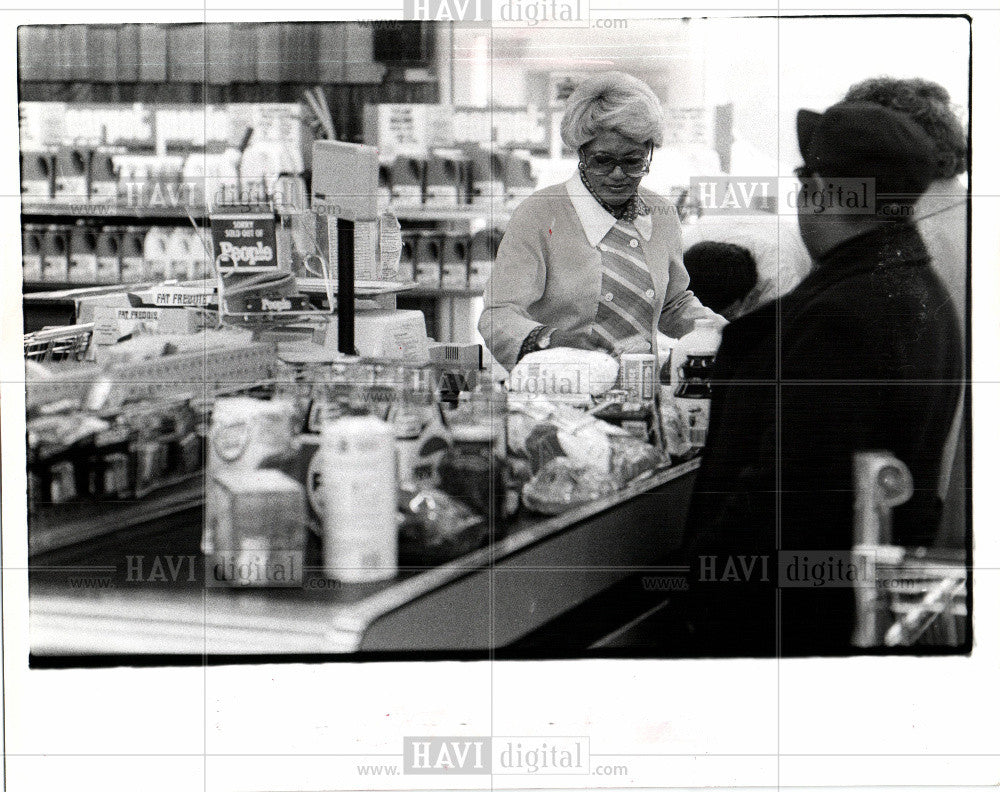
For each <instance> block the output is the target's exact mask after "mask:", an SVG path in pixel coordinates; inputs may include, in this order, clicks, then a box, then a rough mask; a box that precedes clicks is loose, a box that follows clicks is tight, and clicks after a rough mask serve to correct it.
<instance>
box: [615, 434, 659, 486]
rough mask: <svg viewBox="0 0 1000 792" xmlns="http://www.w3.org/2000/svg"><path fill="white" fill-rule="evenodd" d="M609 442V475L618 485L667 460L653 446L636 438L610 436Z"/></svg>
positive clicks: (649, 470)
mask: <svg viewBox="0 0 1000 792" xmlns="http://www.w3.org/2000/svg"><path fill="white" fill-rule="evenodd" d="M610 444H611V477H612V478H613V479H614V480H615V482H616V483H617V484H618V486H619V487H624V486H626V485H627V484H628V483H629V482H631V481H634V480H635V479H637V478H639V477H640V476H642V475H643V474H645V473H649V472H651V471H653V470H656V469H657V468H659V467H662V466H664V465H666V464H668V462H669V460H667V459H665V458H664V456H663V454H662V453H661V452H660V451H658V450H657V449H656V448H655V447H654V446H651V445H650V444H649V443H644V442H642V441H641V440H638V439H636V438H632V437H612V438H610Z"/></svg>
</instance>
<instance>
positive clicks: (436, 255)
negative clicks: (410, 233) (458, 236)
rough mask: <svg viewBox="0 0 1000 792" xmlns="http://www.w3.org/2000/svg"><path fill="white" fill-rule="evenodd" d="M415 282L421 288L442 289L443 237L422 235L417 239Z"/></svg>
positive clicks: (430, 233)
mask: <svg viewBox="0 0 1000 792" xmlns="http://www.w3.org/2000/svg"><path fill="white" fill-rule="evenodd" d="M413 267H414V276H415V277H414V280H416V281H417V283H419V284H420V285H421V286H426V287H428V288H432V289H437V288H440V287H441V235H440V234H435V233H433V232H424V233H421V234H420V235H419V236H417V238H416V246H415V248H414V254H413Z"/></svg>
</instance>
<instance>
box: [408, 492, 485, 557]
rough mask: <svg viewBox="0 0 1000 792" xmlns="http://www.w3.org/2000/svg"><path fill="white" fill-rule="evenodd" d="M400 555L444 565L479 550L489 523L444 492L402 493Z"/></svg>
mask: <svg viewBox="0 0 1000 792" xmlns="http://www.w3.org/2000/svg"><path fill="white" fill-rule="evenodd" d="M399 506H400V510H401V511H402V513H403V524H402V527H401V528H400V533H399V540H400V548H399V551H400V554H401V555H403V556H406V557H410V558H413V559H414V560H416V561H421V562H424V563H444V562H445V561H450V560H451V559H453V558H457V557H458V556H462V555H465V554H466V553H471V552H472V551H473V550H476V549H477V548H479V547H482V546H483V545H484V544H485V543H486V542H487V540H488V538H489V523H488V522H487V521H486V520H484V519H483V518H482V516H481V515H478V514H476V513H475V512H473V511H472V510H471V509H469V508H468V507H467V506H465V505H464V504H463V503H461V502H459V501H458V500H456V499H455V498H452V497H451V496H450V495H448V494H447V493H446V492H442V491H441V490H436V489H422V490H416V491H413V490H401V492H400V504H399Z"/></svg>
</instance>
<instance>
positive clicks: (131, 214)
mask: <svg viewBox="0 0 1000 792" xmlns="http://www.w3.org/2000/svg"><path fill="white" fill-rule="evenodd" d="M390 210H391V211H392V212H393V213H394V214H395V215H396V217H398V218H399V220H400V223H401V224H403V226H404V228H406V229H434V230H441V231H463V232H468V233H469V234H472V233H475V232H476V231H478V230H480V229H482V228H486V227H489V226H492V225H496V226H500V227H501V228H502V227H504V226H505V225H506V223H507V221H508V220H509V219H510V212H509V211H508V210H507V209H504V210H502V211H500V210H496V209H495V208H493V207H489V206H456V207H454V208H452V207H445V206H421V205H416V204H411V205H399V206H393V207H390ZM208 216H209V210H208V209H207V208H206V207H204V206H198V207H170V206H163V207H135V206H128V205H123V204H121V203H107V204H97V203H93V204H75V203H69V202H65V203H60V202H56V201H51V202H46V201H30V202H22V205H21V217H22V221H24V222H34V223H42V222H60V221H62V222H66V220H68V219H85V220H98V221H99V220H108V221H112V222H114V221H119V222H131V223H150V224H154V225H163V224H168V225H174V224H177V225H187V224H189V223H190V222H191V220H194V221H195V222H196V223H197V224H198V225H204V224H206V223H207V222H208ZM313 280H314V281H315V282H316V284H320V281H319V279H300V288H302V289H303V291H307V292H310V293H313V292H315V293H317V294H318V293H321V292H322V291H323V289H322V288H321V287H320V286H315V284H313V285H310V281H313ZM372 284H374V282H372ZM109 286H110V287H114V286H115V284H104V283H72V282H48V281H26V282H25V283H24V285H23V289H24V292H25V294H26V295H27V294H29V293H41V292H63V291H68V290H79V289H85V288H108V287H109ZM129 286H130V288H132V287H133V286H132V284H129ZM138 286H139V284H136V285H135V287H138ZM314 286H315V288H314ZM385 286H386V288H384V289H381V290H379V289H376V288H375V287H374V285H373V286H372V288H371V289H367V290H366V291H358V296H359V297H366V298H370V297H377V298H378V299H377V301H378V302H379V304H380V305H381V306H383V307H395V302H394V301H392V302H391V303H390V299H389V297H390V295H392V294H396V293H399V294H401V296H403V297H404V299H405V300H407V301H408V304H407V306H406V307H422V306H421V305H419V304H418V303H417V302H415V301H421V302H422V303H423V304H424V305H426V303H427V301H431V302H432V303H433V306H432V308H433V311H434V317H433V326H434V327H435V328H436V332H437V335H438V336H440V338H441V340H445V341H454V342H459V343H467V342H470V341H472V340H473V339H474V338H475V337H476V327H475V324H476V319H477V318H478V311H477V310H476V304H475V303H476V301H477V300H478V299H479V298H480V297H482V289H476V288H465V289H461V288H460V289H454V288H443V287H429V286H422V285H419V284H408V285H403V284H399V283H390V284H386V285H385ZM359 289H365V284H363V283H359ZM310 290H311V291H310ZM404 292H405V294H403V293H404Z"/></svg>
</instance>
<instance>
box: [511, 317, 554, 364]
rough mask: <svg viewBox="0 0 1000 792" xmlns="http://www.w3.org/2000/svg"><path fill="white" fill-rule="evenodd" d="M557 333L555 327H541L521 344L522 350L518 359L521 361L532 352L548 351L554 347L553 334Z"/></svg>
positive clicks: (529, 334) (518, 354)
mask: <svg viewBox="0 0 1000 792" xmlns="http://www.w3.org/2000/svg"><path fill="white" fill-rule="evenodd" d="M555 331H556V329H555V328H554V327H549V326H548V325H539V326H538V327H536V328H535V329H534V330H532V331H531V332H530V333H528V335H527V337H526V338H525V339H524V342H523V343H522V344H521V349H520V351H519V352H518V353H517V359H518V360H520V359H521V358H523V357H524V356H525V355H528V354H530V353H532V352H538V351H539V350H541V349H548V348H549V347H550V346H551V345H552V334H553V333H554V332H555Z"/></svg>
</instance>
